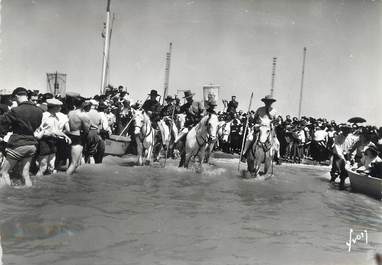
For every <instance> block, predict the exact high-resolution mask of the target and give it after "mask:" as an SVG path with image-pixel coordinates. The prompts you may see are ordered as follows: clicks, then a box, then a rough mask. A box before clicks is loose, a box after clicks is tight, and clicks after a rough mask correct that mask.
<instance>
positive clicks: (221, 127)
mask: <svg viewBox="0 0 382 265" xmlns="http://www.w3.org/2000/svg"><path fill="white" fill-rule="evenodd" d="M230 133H231V124H230V123H229V122H225V121H219V123H218V125H217V137H216V140H215V141H213V142H209V143H208V144H207V147H206V151H205V155H204V163H208V162H209V160H210V156H211V153H212V152H213V151H214V148H215V146H217V147H220V148H222V150H223V151H226V150H228V149H227V148H226V147H228V146H229V142H228V140H229V134H230Z"/></svg>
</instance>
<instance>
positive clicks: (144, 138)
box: [133, 110, 155, 166]
mask: <svg viewBox="0 0 382 265" xmlns="http://www.w3.org/2000/svg"><path fill="white" fill-rule="evenodd" d="M133 125H134V136H135V141H136V143H137V153H138V165H140V166H142V165H143V157H144V156H145V159H146V163H150V160H151V156H152V152H153V147H154V140H155V131H154V129H153V127H152V126H151V121H150V118H149V116H147V114H146V112H145V111H143V110H133Z"/></svg>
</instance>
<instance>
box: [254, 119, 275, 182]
mask: <svg viewBox="0 0 382 265" xmlns="http://www.w3.org/2000/svg"><path fill="white" fill-rule="evenodd" d="M277 149H278V146H277V143H276V142H275V134H274V132H273V130H272V129H271V127H269V126H260V127H259V131H258V133H257V137H256V139H255V141H254V143H253V145H252V146H251V148H250V150H248V155H247V166H248V171H249V172H250V173H251V175H252V176H254V177H256V176H257V175H258V174H259V172H260V167H261V164H262V163H264V171H263V174H264V175H265V174H267V173H268V170H269V167H270V166H271V163H272V159H273V156H274V154H275V153H276V151H277ZM272 173H273V172H272Z"/></svg>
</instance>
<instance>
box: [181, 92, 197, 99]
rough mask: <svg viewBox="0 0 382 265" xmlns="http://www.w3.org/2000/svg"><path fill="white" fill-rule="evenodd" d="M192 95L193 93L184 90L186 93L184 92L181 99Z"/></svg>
mask: <svg viewBox="0 0 382 265" xmlns="http://www.w3.org/2000/svg"><path fill="white" fill-rule="evenodd" d="M194 95H195V93H191V90H186V91H184V97H183V98H190V97H192V96H194Z"/></svg>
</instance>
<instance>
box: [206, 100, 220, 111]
mask: <svg viewBox="0 0 382 265" xmlns="http://www.w3.org/2000/svg"><path fill="white" fill-rule="evenodd" d="M217 105H218V104H217V103H216V100H215V99H213V98H211V99H209V100H208V101H207V102H206V114H215V115H217V114H216V111H215V108H216V106H217Z"/></svg>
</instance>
